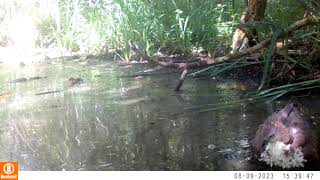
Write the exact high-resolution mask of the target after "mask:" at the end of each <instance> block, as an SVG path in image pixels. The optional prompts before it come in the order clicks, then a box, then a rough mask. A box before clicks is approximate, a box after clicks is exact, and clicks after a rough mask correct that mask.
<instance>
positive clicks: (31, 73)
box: [0, 61, 319, 170]
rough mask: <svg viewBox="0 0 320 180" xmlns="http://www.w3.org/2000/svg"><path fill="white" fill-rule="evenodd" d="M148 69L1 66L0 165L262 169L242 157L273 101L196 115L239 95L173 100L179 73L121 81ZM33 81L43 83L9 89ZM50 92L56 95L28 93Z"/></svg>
mask: <svg viewBox="0 0 320 180" xmlns="http://www.w3.org/2000/svg"><path fill="white" fill-rule="evenodd" d="M148 68H150V67H148V65H136V66H133V67H130V68H125V67H118V66H116V65H114V64H113V63H111V62H103V61H102V62H100V61H96V63H93V65H90V66H89V65H88V66H83V65H81V63H79V62H63V61H61V62H56V63H55V64H48V65H35V66H31V65H30V66H25V67H12V66H10V67H8V66H5V65H2V66H1V69H0V71H1V72H0V83H1V84H2V86H1V87H0V93H9V95H10V96H8V97H7V98H6V99H2V100H1V102H0V107H1V114H0V122H1V127H0V133H1V136H0V147H1V150H0V161H5V160H6V161H9V160H18V161H19V164H20V168H21V169H22V170H248V169H250V170H254V169H259V168H260V167H259V165H258V164H255V163H252V162H251V161H250V160H249V159H250V157H251V147H250V144H251V139H252V137H253V135H254V132H255V130H256V128H257V127H258V125H259V124H260V123H261V122H262V121H263V119H265V118H266V117H267V116H268V114H270V113H271V112H272V111H273V109H274V107H272V104H270V103H266V102H260V103H257V102H249V103H240V104H238V105H236V106H229V107H226V108H221V109H219V108H217V109H215V110H212V111H203V112H201V111H199V109H200V110H201V109H205V108H209V109H210V107H211V106H212V105H214V104H220V105H223V104H224V103H227V102H232V101H239V100H240V98H239V96H240V94H241V93H240V92H238V91H237V90H236V89H235V88H230V89H228V88H226V85H222V86H216V84H215V83H212V82H209V81H208V80H199V79H190V80H188V81H187V82H186V83H185V84H184V86H183V91H182V92H180V93H174V92H173V91H172V89H173V88H174V86H175V83H176V80H177V77H178V76H179V75H178V74H170V75H164V74H162V75H158V76H145V77H142V78H140V79H134V78H133V77H125V76H124V75H127V74H130V73H132V72H136V71H139V70H143V69H148ZM35 76H41V77H47V78H44V79H39V80H34V81H27V82H23V83H8V82H9V81H12V80H14V79H17V78H22V77H35ZM70 77H74V78H76V77H81V78H82V79H83V83H81V84H78V85H75V86H73V87H68V86H67V83H66V82H67V80H68V79H69V78H70ZM220 87H223V89H222V88H220ZM232 87H234V86H233V85H232ZM48 91H59V92H55V93H50V94H45V95H38V96H37V95H35V94H36V93H39V92H48ZM284 103H285V102H280V104H278V105H277V104H276V106H281V105H282V104H284ZM206 105H207V106H208V107H206ZM269 106H271V107H269ZM314 111H315V112H319V111H316V110H314ZM264 168H266V167H264Z"/></svg>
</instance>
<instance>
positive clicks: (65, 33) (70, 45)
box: [0, 0, 320, 96]
mask: <svg viewBox="0 0 320 180" xmlns="http://www.w3.org/2000/svg"><path fill="white" fill-rule="evenodd" d="M256 2H258V3H260V4H261V3H262V4H263V3H267V5H266V6H265V7H260V9H258V11H259V12H251V14H254V13H257V14H256V15H251V16H255V17H251V20H243V18H245V16H246V15H244V14H245V13H247V12H246V10H247V9H248V8H249V9H250V7H251V6H255V4H254V3H256ZM318 2H319V1H316V0H308V1H303V2H301V1H298V0H290V1H280V0H270V1H265V0H255V1H236V0H224V1H221V0H213V1H212V0H201V1H199V0H165V1H150V0H88V1H84V0H58V1H56V0H41V1H39V0H28V1H24V0H13V1H12V0H1V1H0V9H1V12H2V13H1V14H0V27H1V29H0V34H1V42H0V43H1V46H9V45H20V46H23V47H24V46H27V45H26V43H27V42H28V43H29V44H28V45H29V46H30V44H31V45H33V46H37V47H42V48H48V47H60V48H65V49H66V50H68V51H70V52H80V53H82V54H101V53H106V52H109V51H112V52H115V53H116V54H117V55H119V56H121V58H122V59H124V60H126V61H130V60H136V59H135V58H137V57H134V58H132V55H133V54H134V51H133V50H132V46H131V43H132V44H134V46H135V47H136V49H139V51H141V52H144V54H145V56H144V57H146V56H147V57H153V56H154V55H155V54H159V53H161V54H165V55H167V56H169V55H174V54H178V55H182V56H183V57H185V58H186V59H192V58H191V57H195V56H198V52H199V51H200V50H206V51H208V53H209V54H208V56H209V59H210V58H211V59H214V58H215V57H220V56H224V55H226V54H228V53H229V52H231V50H235V49H231V48H230V47H231V46H232V47H233V48H234V45H233V44H232V43H235V40H234V39H232V37H235V35H236V34H234V33H235V32H236V33H237V31H236V29H237V28H238V29H240V31H239V32H240V33H241V31H242V28H243V29H247V30H249V31H251V33H252V36H254V40H255V44H257V43H260V42H263V40H265V39H267V38H270V37H271V39H270V42H269V43H267V44H265V46H264V47H263V48H260V51H259V52H255V53H254V54H251V55H250V53H247V54H249V55H247V56H242V57H238V58H231V59H230V60H231V62H230V61H229V60H228V58H227V60H226V61H229V62H227V63H225V62H224V60H221V61H219V62H218V63H216V62H214V61H212V63H207V64H206V66H208V65H209V67H204V69H202V70H200V71H198V72H196V73H193V74H192V75H193V76H197V75H202V76H203V75H206V76H211V77H212V76H216V75H218V74H220V73H225V72H229V71H230V70H234V69H244V70H246V69H248V68H249V69H250V68H251V67H253V66H255V67H261V68H260V69H259V71H260V72H261V73H260V75H259V76H257V77H254V78H258V79H259V81H260V82H259V84H260V87H259V89H260V90H261V89H263V88H265V87H268V86H269V85H272V83H273V82H276V84H277V85H285V86H283V88H286V87H291V85H289V86H287V83H288V82H290V83H298V84H299V82H302V83H300V84H299V87H298V88H297V89H303V87H304V86H303V85H304V84H307V86H306V87H305V88H307V87H308V88H310V87H309V86H310V83H309V81H310V80H314V79H318V76H319V74H320V73H319V67H320V65H319V56H320V54H319V52H320V40H319V39H320V31H319V30H320V26H319V22H318V23H313V24H314V25H311V26H308V27H306V28H303V27H302V28H297V30H294V32H291V31H290V32H289V31H288V32H286V29H287V28H288V27H290V25H292V24H293V23H294V22H297V21H299V20H301V19H303V18H304V17H307V16H313V17H314V18H318V16H319V14H317V12H318V11H317V10H318V8H319V4H318ZM248 3H249V4H248ZM257 6H259V5H257ZM260 12H262V13H260ZM306 24H307V23H306ZM247 30H245V33H246V34H247V35H245V36H248V32H249V31H247ZM250 36H251V35H250ZM242 41H244V39H242V40H241V43H240V45H241V44H243V42H242ZM242 47H243V45H242ZM249 47H250V46H249ZM251 47H252V45H251ZM236 50H237V49H236ZM235 52H237V51H235ZM248 56H249V57H248ZM140 59H141V58H140ZM150 59H152V58H150ZM150 59H148V60H150ZM202 60H203V59H202ZM240 61H241V62H240ZM160 64H161V63H160ZM170 67H172V66H171V65H170ZM247 78H252V77H247ZM304 81H305V83H303V82H304ZM311 82H312V84H311V85H312V86H314V87H318V86H319V82H318V81H316V82H314V81H311ZM301 84H302V87H301ZM178 89H179V88H178ZM279 89H281V91H278V92H277V93H272V94H275V95H279V94H282V93H283V94H284V93H285V92H289V91H292V90H291V89H285V90H283V89H282V88H279ZM273 90H277V89H271V90H270V91H273ZM261 93H263V92H261ZM261 93H260V94H261ZM263 94H264V93H263ZM258 95H259V94H258ZM264 96H265V95H264Z"/></svg>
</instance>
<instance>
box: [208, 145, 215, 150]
mask: <svg viewBox="0 0 320 180" xmlns="http://www.w3.org/2000/svg"><path fill="white" fill-rule="evenodd" d="M214 148H216V146H215V145H214V144H209V145H208V149H214Z"/></svg>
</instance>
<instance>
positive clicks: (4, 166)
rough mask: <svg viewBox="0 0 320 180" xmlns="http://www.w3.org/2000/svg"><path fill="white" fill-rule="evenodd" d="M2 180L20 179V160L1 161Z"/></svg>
mask: <svg viewBox="0 0 320 180" xmlns="http://www.w3.org/2000/svg"><path fill="white" fill-rule="evenodd" d="M0 180H18V162H0Z"/></svg>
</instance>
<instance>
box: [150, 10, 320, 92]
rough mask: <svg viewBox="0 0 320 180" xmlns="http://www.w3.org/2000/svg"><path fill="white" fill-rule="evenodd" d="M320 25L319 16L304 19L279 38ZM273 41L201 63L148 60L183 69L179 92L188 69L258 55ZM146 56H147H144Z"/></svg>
mask: <svg viewBox="0 0 320 180" xmlns="http://www.w3.org/2000/svg"><path fill="white" fill-rule="evenodd" d="M319 23H320V17H318V16H313V17H307V18H304V19H302V20H299V21H296V22H294V23H293V24H291V25H290V26H288V28H287V29H285V30H284V31H283V32H282V33H281V34H280V35H279V36H278V38H282V37H283V36H285V35H286V34H288V33H290V32H293V31H296V30H298V29H300V28H302V27H304V26H308V25H314V24H319ZM271 40H272V36H270V37H269V38H267V39H265V40H264V41H262V42H260V43H258V44H256V45H255V46H253V47H251V48H248V49H245V50H243V51H241V52H238V53H233V54H231V53H229V54H226V55H224V56H221V57H217V58H208V59H207V60H202V61H200V62H194V63H172V62H164V61H161V60H160V59H159V58H147V59H148V60H150V61H153V62H155V63H157V64H159V65H161V66H164V67H168V68H176V69H183V73H182V75H181V77H180V79H179V81H178V84H177V86H176V88H175V91H179V89H180V87H181V86H182V84H183V82H184V80H185V78H186V74H185V72H187V70H188V69H195V68H199V67H205V66H208V65H213V64H218V63H223V62H226V61H230V60H234V59H239V58H242V57H245V56H248V55H251V54H254V53H256V52H257V51H260V50H262V49H264V48H266V47H267V46H268V45H269V44H270V43H271ZM144 56H145V55H144Z"/></svg>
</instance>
